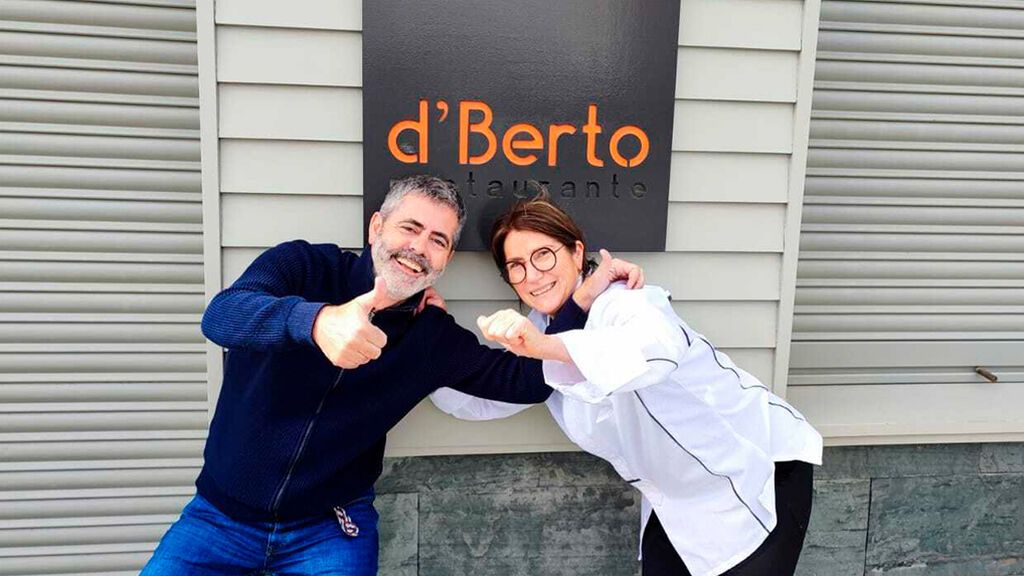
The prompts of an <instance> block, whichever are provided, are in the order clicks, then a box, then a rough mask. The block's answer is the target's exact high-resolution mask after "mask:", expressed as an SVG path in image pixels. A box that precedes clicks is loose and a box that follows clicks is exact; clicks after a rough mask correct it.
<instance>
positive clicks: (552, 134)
mask: <svg viewBox="0 0 1024 576" xmlns="http://www.w3.org/2000/svg"><path fill="white" fill-rule="evenodd" d="M575 133H576V127H575V126H573V125H572V124H551V125H550V126H548V145H549V146H551V147H550V148H548V166H558V139H559V138H560V137H561V136H562V135H563V134H575Z"/></svg>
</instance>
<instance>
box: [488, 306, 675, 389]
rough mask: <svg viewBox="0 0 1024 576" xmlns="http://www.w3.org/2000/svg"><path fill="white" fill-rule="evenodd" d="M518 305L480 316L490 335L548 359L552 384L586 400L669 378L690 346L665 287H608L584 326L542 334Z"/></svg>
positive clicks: (546, 369) (518, 350)
mask: <svg viewBox="0 0 1024 576" xmlns="http://www.w3.org/2000/svg"><path fill="white" fill-rule="evenodd" d="M524 320H525V319H523V318H522V316H518V317H517V314H516V313H515V312H514V311H510V310H504V311H501V312H499V313H496V314H494V315H492V316H490V317H487V318H481V319H479V320H478V323H479V324H480V328H481V331H482V332H483V333H484V336H485V337H486V338H488V339H489V340H493V341H495V342H499V343H501V344H502V345H504V346H505V347H506V348H508V349H509V350H511V351H512V352H515V353H516V354H521V355H525V356H530V357H532V358H539V359H542V360H544V361H545V362H544V376H545V380H546V381H547V383H548V385H550V386H552V387H553V388H555V389H556V390H559V391H561V392H562V393H564V394H566V395H567V396H572V397H575V398H577V399H579V400H583V401H585V402H600V401H601V400H602V399H604V398H606V397H607V396H608V395H610V394H614V393H619V392H628V391H632V390H636V389H638V388H642V387H645V386H649V385H651V384H655V383H657V382H660V381H662V380H664V378H665V377H667V376H668V374H670V373H671V372H672V371H673V370H675V369H676V368H677V367H678V365H679V363H680V360H681V359H682V357H683V355H684V354H685V353H686V350H687V349H688V343H687V341H686V336H685V334H684V332H683V330H682V327H681V326H680V325H679V324H678V322H677V321H678V318H677V317H676V315H675V313H674V312H673V311H672V306H671V303H670V302H669V300H668V294H667V293H666V292H665V291H664V290H661V289H660V288H647V289H644V290H633V291H631V290H625V289H622V287H621V286H619V287H617V288H613V289H612V290H609V292H608V293H607V294H606V295H605V296H604V297H602V298H601V299H599V300H598V301H597V302H596V303H595V306H594V308H593V309H592V310H591V322H589V323H588V325H587V326H588V327H587V328H586V329H585V330H571V331H568V332H564V333H562V334H557V335H550V336H549V335H544V334H540V333H539V331H537V330H536V329H535V328H533V326H532V325H531V324H530V323H529V322H524Z"/></svg>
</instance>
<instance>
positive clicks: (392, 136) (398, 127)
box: [388, 100, 427, 164]
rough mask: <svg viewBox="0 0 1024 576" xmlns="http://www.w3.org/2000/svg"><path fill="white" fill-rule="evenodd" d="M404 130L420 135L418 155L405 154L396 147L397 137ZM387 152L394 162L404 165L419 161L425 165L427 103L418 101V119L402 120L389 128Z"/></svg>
mask: <svg viewBox="0 0 1024 576" xmlns="http://www.w3.org/2000/svg"><path fill="white" fill-rule="evenodd" d="M406 130H412V131H413V132H416V133H417V134H419V135H420V149H419V155H418V156H417V155H416V154H407V153H405V152H403V151H402V149H401V148H399V147H398V136H399V135H400V134H401V133H402V132H405V131H406ZM388 150H390V151H391V155H392V156H394V157H395V160H398V161H399V162H404V163H406V164H413V163H415V162H416V161H419V163H420V164H426V163H427V101H426V100H420V119H419V120H402V121H401V122H398V123H396V124H395V125H394V126H392V127H391V130H389V131H388Z"/></svg>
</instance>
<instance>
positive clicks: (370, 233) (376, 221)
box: [366, 212, 384, 246]
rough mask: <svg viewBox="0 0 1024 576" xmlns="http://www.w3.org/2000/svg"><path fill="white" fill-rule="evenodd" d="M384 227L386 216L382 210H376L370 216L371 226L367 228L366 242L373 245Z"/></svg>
mask: <svg viewBox="0 0 1024 576" xmlns="http://www.w3.org/2000/svg"><path fill="white" fill-rule="evenodd" d="M383 228H384V218H383V217H382V216H381V215H380V212H374V213H373V216H370V226H369V227H368V228H367V229H366V242H367V243H368V244H370V245H371V246H373V239H374V238H376V237H377V236H378V235H379V234H380V231H381V230H382V229H383Z"/></svg>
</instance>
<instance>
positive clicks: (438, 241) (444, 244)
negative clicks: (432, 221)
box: [434, 238, 448, 248]
mask: <svg viewBox="0 0 1024 576" xmlns="http://www.w3.org/2000/svg"><path fill="white" fill-rule="evenodd" d="M434 244H436V245H437V246H438V247H439V248H447V247H448V243H447V242H445V241H444V240H441V239H440V238H434Z"/></svg>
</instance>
